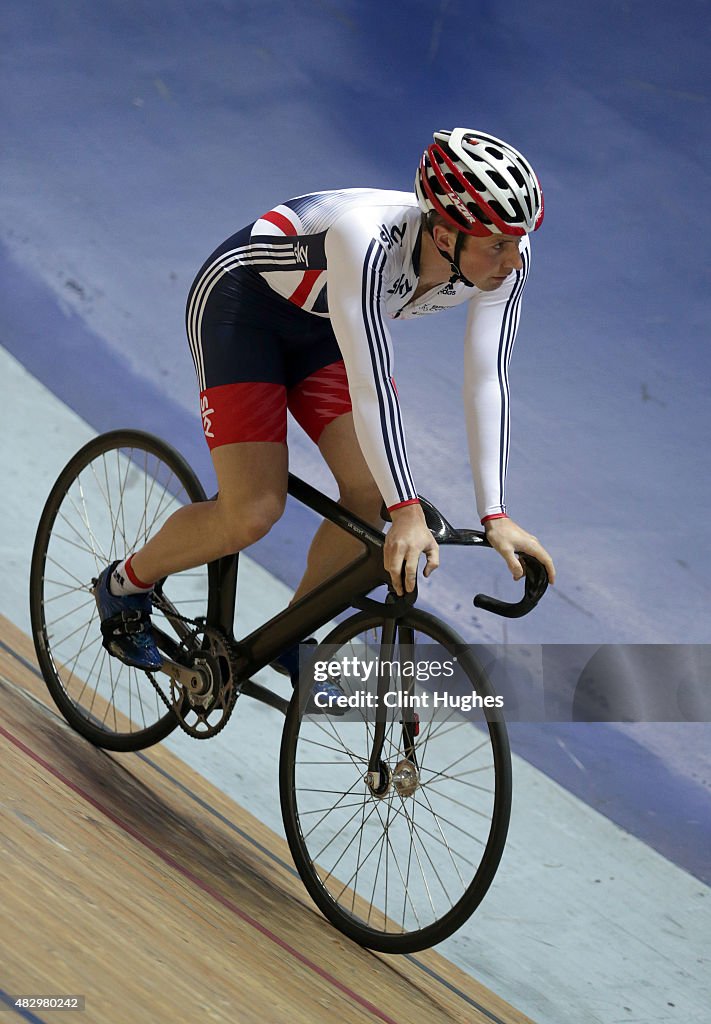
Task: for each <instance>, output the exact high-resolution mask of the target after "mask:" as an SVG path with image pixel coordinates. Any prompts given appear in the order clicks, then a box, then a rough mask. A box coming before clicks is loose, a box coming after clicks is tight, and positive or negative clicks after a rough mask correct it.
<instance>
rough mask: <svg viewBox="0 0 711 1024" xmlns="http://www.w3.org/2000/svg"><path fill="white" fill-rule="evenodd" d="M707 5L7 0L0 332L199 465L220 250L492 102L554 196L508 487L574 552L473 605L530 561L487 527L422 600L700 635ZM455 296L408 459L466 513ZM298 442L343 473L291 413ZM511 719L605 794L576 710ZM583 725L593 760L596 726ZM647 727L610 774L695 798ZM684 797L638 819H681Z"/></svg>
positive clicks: (611, 630) (267, 547) (554, 768)
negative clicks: (199, 303) (211, 267)
mask: <svg viewBox="0 0 711 1024" xmlns="http://www.w3.org/2000/svg"><path fill="white" fill-rule="evenodd" d="M709 14H710V11H709V4H708V3H707V2H701V0H689V2H686V3H685V4H684V5H681V6H680V5H677V4H674V3H671V2H667V3H663V2H658V3H653V2H652V3H642V2H639V0H629V2H626V3H619V2H615V3H613V2H611V0H602V2H600V3H597V4H595V5H590V4H588V3H587V2H582V0H574V2H572V3H568V4H559V3H557V2H553V0H546V2H542V3H533V4H531V3H523V2H519V0H513V2H511V3H508V4H505V5H501V4H494V3H490V2H465V0H439V2H435V3H425V2H419V0H415V2H407V3H393V4H381V3H374V2H371V0H362V2H354V0H344V2H336V0H304V2H301V3H298V4H292V3H274V2H272V3H269V2H264V0H259V2H251V0H247V2H236V0H200V2H198V0H184V2H182V3H179V4H173V3H166V2H161V0H158V2H155V0H154V2H151V3H149V2H141V0H121V2H118V0H104V2H102V3H101V4H96V3H93V2H88V0H86V2H83V0H66V2H65V3H63V4H62V5H56V4H54V3H50V2H48V0H36V2H34V3H32V4H29V5H28V4H21V3H19V2H18V0H7V2H6V3H5V4H3V8H2V13H1V14H0V19H1V31H2V38H3V46H2V82H1V89H0V103H1V104H2V155H1V173H2V188H1V192H0V221H1V224H0V230H1V231H2V239H1V241H2V250H1V253H0V270H1V271H2V280H3V282H4V286H3V291H4V295H3V303H2V309H1V310H0V331H1V334H0V341H1V342H2V344H4V345H5V346H6V347H7V348H8V349H10V350H11V351H12V352H13V353H14V354H15V355H16V356H18V358H20V359H21V360H22V361H23V362H24V363H25V364H26V365H27V366H28V368H29V369H31V370H32V372H33V373H35V374H36V375H37V376H38V377H40V379H42V380H43V381H44V382H45V383H47V384H48V385H49V386H50V387H51V388H52V389H53V390H55V391H56V393H58V394H59V395H61V396H62V397H63V398H64V399H65V401H67V402H68V403H69V404H70V405H72V406H73V407H74V408H75V409H76V410H77V411H78V412H80V413H81V414H82V415H83V416H85V417H86V418H87V419H88V420H89V421H90V422H91V423H92V424H93V425H94V426H95V427H96V428H97V429H102V428H107V427H113V426H118V425H121V424H125V423H133V424H135V425H141V426H145V427H148V428H150V429H154V430H157V431H158V432H160V433H162V434H164V435H167V436H169V437H171V438H172V439H173V440H174V442H175V443H176V444H177V445H178V446H179V447H181V448H182V449H183V450H184V451H185V452H186V453H188V454H189V456H190V457H191V459H193V461H194V462H195V463H196V464H197V465H198V466H199V467H200V469H201V472H202V474H203V475H204V476H205V477H208V476H209V473H210V469H209V460H208V458H207V455H206V452H205V451H204V450H203V442H202V439H201V434H200V428H199V424H198V420H197V416H196V408H197V407H196V401H195V385H194V377H193V370H192V364H191V361H190V358H189V354H188V350H187V345H186V344H185V342H184V332H183V307H184V298H185V294H186V292H187V288H188V286H189V283H190V281H191V279H192V276H193V274H194V272H195V271H196V269H197V267H198V266H199V265H200V264H201V263H202V261H203V260H204V258H205V257H206V255H207V254H208V253H209V252H210V251H211V250H212V248H214V246H215V245H216V244H217V243H218V242H220V241H221V240H222V239H223V238H224V237H225V236H226V235H227V234H229V233H231V232H233V231H234V230H235V229H236V228H238V227H239V226H241V225H242V224H244V223H246V222H248V221H250V220H252V219H253V218H254V217H255V216H256V215H258V214H259V213H260V212H262V211H263V210H264V209H266V208H268V207H269V206H271V205H273V204H274V203H275V202H278V201H279V200H280V199H283V198H286V197H288V196H290V195H295V194H297V193H299V192H303V191H309V190H313V189H318V188H330V187H337V186H349V185H375V186H381V187H394V188H409V187H410V185H411V182H412V180H413V177H414V170H415V167H416V164H417V160H418V158H419V155H420V152H421V150H422V149H423V147H424V146H425V145H426V144H427V142H428V139H429V136H430V134H431V132H432V131H433V130H435V129H437V128H440V127H452V126H454V125H457V124H463V125H471V126H475V127H482V128H484V129H485V130H488V131H491V132H493V133H494V134H500V135H501V136H503V137H504V138H509V139H510V140H511V141H512V142H513V143H514V144H515V145H516V146H518V147H519V148H520V149H522V150H523V151H524V152H525V153H526V154H527V155H528V156H529V157H530V159H531V161H532V162H533V164H534V166H535V167H536V169H537V171H538V173H539V176H540V178H541V180H542V183H543V187H544V192H545V196H546V210H547V213H546V219H545V223H544V225H543V228H542V229H541V231H540V232H539V233H538V235H537V236H536V238H535V240H534V263H533V272H532V276H531V280H530V284H529V286H528V289H527V291H528V294H527V296H526V298H525V300H524V310H523V317H522V324H521V329H520V334H519V341H518V343H517V347H516V351H515V353H514V358H513V363H512V387H513V438H514V444H513V451H512V459H511V468H510V486H509V503H510V506H511V509H512V512H513V514H514V515H515V516H516V517H517V518H518V519H519V520H520V521H521V522H522V523H523V524H524V525H526V526H529V527H530V528H531V529H532V530H534V532H536V533H537V534H539V536H541V538H542V539H543V540H544V541H545V542H546V543H547V544H548V546H549V547H550V548H551V550H552V551H553V553H554V555H555V557H556V561H557V563H558V566H559V570H560V581H559V585H558V586H557V587H556V588H555V591H554V592H553V593H552V594H551V596H550V598H547V599H546V601H545V602H544V604H543V605H542V606H541V608H540V609H539V610H538V611H537V612H536V614H535V615H534V616H532V617H531V618H530V619H527V620H522V621H521V622H518V623H513V624H509V625H508V626H506V627H504V626H503V625H502V623H501V622H499V621H493V620H491V619H490V618H489V620H487V618H486V616H485V615H481V614H475V613H474V609H473V608H472V606H471V595H472V593H473V592H474V591H475V590H476V589H485V590H488V592H498V593H499V594H501V595H502V596H503V595H509V596H511V595H513V594H514V593H515V591H514V589H513V587H512V584H510V582H509V581H507V579H506V575H505V573H504V572H503V571H502V567H501V566H500V565H499V563H498V560H497V559H496V557H495V556H486V555H483V556H481V563H482V564H478V562H479V559H477V560H476V562H475V560H474V556H472V557H469V558H466V559H464V558H458V559H452V558H451V557H448V558H447V559H446V560H445V568H444V569H443V571H441V572H440V573H438V574H437V575H436V576H435V578H434V579H433V581H432V583H431V584H430V585H429V586H427V587H425V588H424V590H423V596H424V600H425V601H426V602H427V603H429V604H430V605H433V606H437V607H438V608H439V609H440V610H441V611H442V612H443V613H444V614H445V615H446V616H448V617H449V618H450V619H451V620H453V621H454V622H455V623H456V624H457V626H458V628H459V629H460V630H461V631H462V632H463V633H464V635H465V636H466V637H467V639H472V640H480V639H481V640H490V641H500V640H502V639H507V640H509V641H522V642H570V641H579V642H588V643H597V642H609V641H629V642H645V641H646V642H648V641H663V642H669V643H675V642H676V643H680V642H688V641H695V642H698V643H702V642H708V641H709V639H710V637H711V628H710V620H709V615H708V606H709V584H708V572H707V565H708V562H709V555H710V554H711V552H710V551H709V547H710V545H709V538H708V531H707V529H706V528H705V527H704V526H703V525H702V523H703V521H704V515H703V510H704V509H708V507H709V479H710V478H711V474H709V472H708V468H709V467H708V455H707V438H708V435H709V413H708V397H707V396H708V383H707V382H708V377H709V368H710V361H711V359H710V356H709V346H708V323H709V303H708V294H709V287H710V286H711V280H710V274H709V261H708V258H707V255H706V239H707V236H708V234H709V230H710V229H711V223H710V221H711V213H710V212H709V204H708V199H707V197H708V195H709V193H710V191H711V189H710V184H711V183H710V181H709V177H710V174H711V172H710V170H709V168H710V167H711V162H710V161H709V130H708V125H709V121H710V117H709V89H708V72H707V70H706V69H707V65H708V58H709V54H710V52H711V39H710V38H709V25H710V24H711V17H709ZM462 326H463V323H462V316H461V315H459V313H452V314H448V315H446V316H441V317H431V318H426V319H425V320H423V321H421V322H418V323H415V324H403V325H401V324H397V325H395V328H396V329H395V330H394V334H395V343H396V351H397V357H396V358H397V362H396V367H397V376H398V383H399V388H400V393H401V395H402V399H403V404H404V406H405V416H406V428H407V432H408V440H409V447H410V452H411V457H412V462H413V468H414V471H415V474H416V479H417V480H418V482H419V486H420V489H421V490H422V491H423V492H424V493H427V494H428V495H429V496H430V497H432V498H433V500H434V501H435V502H436V503H438V504H441V505H442V506H443V507H444V510H445V511H446V512H447V514H448V515H449V516H450V518H452V519H453V520H454V521H456V522H458V523H460V524H462V525H463V524H465V523H472V520H473V502H472V491H471V483H470V479H469V475H468V467H467V461H466V455H465V450H464V430H463V424H462V418H461V412H460V401H459V389H460V380H461V342H460V338H461V331H462ZM290 449H291V458H292V465H293V467H294V468H295V469H296V471H297V472H300V473H302V474H303V475H306V476H308V477H309V478H310V479H312V480H314V481H316V482H322V483H326V482H327V481H326V477H325V475H324V472H323V469H322V468H321V466H320V463H319V460H318V457H317V455H316V454H315V453H314V451H313V449H312V448H311V446H310V443H309V442H308V441H307V440H306V439H305V438H303V437H301V436H300V435H299V434H298V432H297V431H295V432H294V435H293V437H292V439H291V443H290ZM310 528H311V523H310V520H309V518H308V516H305V515H303V514H296V513H294V514H293V515H292V516H291V517H290V518H289V519H288V520H287V521H286V522H285V523H284V524H282V525H281V526H280V527H279V528H278V529H277V530H275V531H274V534H273V535H272V536H271V537H270V538H269V539H267V540H266V541H265V542H264V543H263V544H262V545H260V547H259V548H258V549H257V551H256V556H257V557H258V558H260V559H261V560H262V561H263V562H264V564H266V565H267V566H269V567H270V568H272V569H273V570H274V571H275V572H277V573H279V574H280V575H281V576H282V577H283V578H286V579H287V580H288V581H289V582H292V583H293V582H295V580H296V579H297V577H298V573H299V571H300V569H301V567H302V565H303V554H304V546H305V542H306V537H307V534H308V530H309V529H310ZM586 735H587V734H586ZM604 737H605V739H604V744H607V743H608V742H612V743H613V747H612V748H611V749H613V750H617V751H618V754H619V756H620V757H622V756H624V757H627V756H628V755H629V756H630V757H631V759H632V761H635V753H634V751H632V752H630V750H629V749H627V747H625V748H624V750H623V751H622V753H619V750H618V748H617V747H615V746H614V744H615V743H622V744H623V745H624V744H627V743H628V742H630V741H628V740H627V739H622V738H621V737H620V736H619V735H617V734H616V733H615V731H614V729H610V728H606V729H605V730H604ZM610 737H612V739H610ZM559 739H560V737H559ZM520 742H521V744H522V746H523V747H525V749H526V753H527V756H529V757H530V758H531V759H532V760H534V761H537V763H540V764H542V765H543V766H544V767H546V768H547V770H549V771H551V772H552V773H553V774H555V775H556V777H559V778H561V780H562V781H563V782H565V784H566V785H569V786H570V787H571V788H573V789H576V791H578V792H580V793H581V794H582V795H584V796H585V797H586V798H587V799H590V800H591V801H592V802H596V797H595V796H594V795H593V796H591V795H590V793H589V792H586V791H585V785H584V784H583V783H582V782H581V781H580V780H579V779H577V777H576V775H575V771H573V770H572V769H571V768H570V761H569V759H568V758H567V756H566V755H558V754H555V755H554V754H553V751H560V749H562V748H561V744H560V743H559V742H558V740H556V739H555V738H554V737H552V736H551V735H549V734H547V733H546V732H545V731H539V732H538V733H533V732H529V733H527V734H526V737H525V738H522V739H521V740H520ZM565 742H566V743H568V742H574V743H580V744H582V746H581V747H580V750H579V753H580V751H583V750H585V751H587V752H588V755H589V759H590V763H591V764H594V762H595V760H596V758H595V751H596V750H597V749H598V745H599V742H601V741H600V740H598V739H592V740H588V739H583V738H582V737H581V735H578V736H577V738H573V739H572V740H571V739H570V737H568V738H567V739H566V741H565ZM561 743H562V740H561ZM621 749H622V748H620V750H621ZM655 750H656V752H655V754H654V755H650V754H649V751H648V748H647V747H646V746H645V745H644V744H642V746H641V747H640V752H641V753H640V758H641V760H640V759H639V758H637V761H638V762H639V763H640V764H642V763H643V766H642V767H640V769H639V777H640V788H638V789H636V790H634V792H631V793H630V794H629V795H628V796H624V795H623V793H622V790H621V788H620V787H618V786H615V785H613V784H611V788H609V792H608V791H606V795H605V796H604V798H600V799H599V800H597V802H598V804H599V805H600V806H603V807H604V809H605V811H606V813H609V814H610V815H611V816H612V817H616V818H617V819H618V820H621V821H623V823H626V824H628V826H629V827H632V825H631V824H630V822H631V820H632V819H633V818H634V817H635V815H636V813H637V810H636V808H637V809H638V805H639V802H640V799H642V797H641V796H640V793H642V791H643V787H644V780H645V779H649V773H650V771H651V768H650V762H649V761H648V756H649V757H652V762H651V764H653V765H656V767H657V769H658V770H659V772H661V773H662V775H663V776H664V785H660V786H658V787H656V789H657V790H658V791H659V792H662V791H664V792H667V791H668V800H667V811H668V813H669V814H672V813H677V812H678V814H681V815H682V816H684V815H686V812H684V811H680V810H679V795H678V793H677V791H676V789H675V788H674V787H675V786H676V785H677V783H678V782H679V771H678V767H675V768H674V769H673V770H672V769H670V767H669V762H668V759H666V758H665V757H664V755H663V752H662V753H661V754H660V752H659V747H657V748H655ZM616 759H618V755H611V757H610V763H611V766H612V767H611V770H612V768H614V764H615V761H616ZM630 763H631V762H630ZM682 774H683V773H682ZM670 780H671V781H670ZM684 785H686V786H688V787H689V788H688V790H687V792H688V794H690V795H689V800H690V801H691V802H692V803H693V801H694V800H703V799H707V797H706V796H705V795H704V792H703V791H702V790H701V789H700V788H698V789H697V788H694V785H695V784H694V783H692V782H691V781H689V779H688V778H687V779H686V780H684ZM674 808H677V811H674V810H673V809H674ZM652 817H653V816H652ZM686 817H687V818H688V817H690V815H686ZM693 817H697V815H693ZM675 821H676V819H675ZM665 822H666V823H665V824H664V825H663V827H660V828H657V827H656V826H655V824H654V821H651V819H650V821H648V822H647V824H646V825H644V826H642V825H640V826H639V827H640V829H641V830H642V833H643V834H647V835H648V838H650V841H653V842H655V843H657V844H658V845H660V846H662V847H663V843H664V841H665V840H664V836H665V835H668V833H669V821H668V820H667V819H665ZM682 824H683V823H682ZM689 827H690V828H691V829H692V834H693V835H694V836H696V835H697V833H696V832H693V828H695V827H696V826H689ZM699 827H700V826H699ZM644 828H648V833H644ZM692 845H693V844H692ZM672 846H673V843H672ZM667 852H669V851H667ZM672 853H673V851H672Z"/></svg>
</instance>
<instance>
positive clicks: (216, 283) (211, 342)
mask: <svg viewBox="0 0 711 1024" xmlns="http://www.w3.org/2000/svg"><path fill="white" fill-rule="evenodd" d="M250 230H251V227H249V228H245V229H244V230H243V231H240V232H238V233H237V234H236V235H233V236H232V237H231V238H229V239H227V241H226V242H224V244H223V245H221V246H220V247H219V249H216V250H215V252H214V253H213V254H212V255H211V256H210V257H209V259H208V260H207V261H206V262H205V264H204V265H203V267H202V268H201V269H200V271H199V272H198V274H197V276H196V278H195V281H194V282H193V285H192V287H191V289H190V292H189V295H188V303H187V310H186V325H187V330H188V339H189V341H190V347H191V351H192V355H193V361H194V362H195V368H196V372H197V375H198V380H199V383H200V390H201V391H203V390H205V389H206V388H212V387H217V386H222V385H226V384H236V383H246V382H260V383H261V382H263V383H272V384H282V385H284V386H285V387H286V388H287V389H288V390H290V389H291V388H293V387H294V386H295V385H296V384H298V383H300V382H301V381H302V380H304V379H305V378H306V377H309V376H310V375H311V374H313V373H314V372H315V371H317V370H320V369H322V368H323V367H325V366H329V365H330V364H332V363H335V362H337V361H339V360H340V359H341V358H342V357H341V351H340V349H339V347H338V342H337V341H336V336H335V334H334V333H333V328H332V327H331V321H330V320H329V319H327V318H325V317H319V316H315V315H314V314H313V313H306V312H304V311H303V310H301V309H299V308H298V306H295V305H294V304H293V303H291V302H289V301H288V300H287V299H284V298H282V297H281V296H280V295H278V294H277V293H276V292H275V291H273V290H272V289H271V288H270V287H269V285H267V284H266V283H265V282H264V281H263V280H262V278H261V277H260V276H259V274H258V273H257V272H256V271H255V270H252V269H251V268H250V267H245V266H242V265H239V264H237V263H236V259H235V258H231V257H230V253H233V252H234V250H235V249H238V248H239V247H240V246H241V245H244V244H246V242H248V241H249V234H250Z"/></svg>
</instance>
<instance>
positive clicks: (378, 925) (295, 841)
mask: <svg viewBox="0 0 711 1024" xmlns="http://www.w3.org/2000/svg"><path fill="white" fill-rule="evenodd" d="M353 659H356V661H354V660H353ZM378 659H379V660H378ZM317 661H318V662H322V664H321V665H320V669H321V671H324V670H326V671H331V669H330V668H328V666H333V667H334V668H333V671H335V672H338V673H340V683H341V687H342V688H343V690H344V691H345V692H346V694H347V695H352V694H354V693H356V692H357V691H358V690H359V688H360V692H361V693H362V692H363V691H362V687H361V682H359V680H358V679H356V678H354V677H353V675H352V673H353V666H354V665H355V664H356V662H358V663H360V664H363V663H370V664H371V665H373V666H374V667H375V668H374V670H372V671H375V672H376V673H377V674H378V678H379V679H380V682H379V683H378V686H379V687H380V694H381V697H382V694H383V692H385V691H387V692H389V693H391V694H393V695H394V696H391V697H389V698H388V701H387V703H388V704H391V705H392V706H394V707H395V708H397V707H402V706H404V707H405V708H409V710H404V711H402V710H400V711H397V710H396V711H394V712H391V713H389V714H388V716H387V721H385V722H383V715H382V713H380V715H378V712H377V711H373V708H372V705H371V706H370V707H368V708H361V709H357V710H356V711H352V710H349V712H348V713H347V714H346V715H345V716H344V717H343V718H337V717H332V716H314V715H306V716H304V715H302V713H301V708H303V705H304V700H303V699H302V700H301V701H299V700H297V699H296V698H295V699H294V700H292V702H291V706H290V708H289V712H288V714H287V718H286V723H285V726H284V733H283V737H282V745H281V758H280V790H281V806H282V815H283V819H284V827H285V831H286V836H287V839H288V842H289V846H290V848H291V852H292V855H293V857H294V862H295V864H296V867H297V869H298V871H299V874H300V875H301V878H302V879H303V881H304V884H305V886H306V888H307V889H308V891H309V893H310V895H311V897H312V898H313V900H314V902H315V903H316V904H317V906H318V907H319V908H320V909H321V911H322V912H323V913H324V914H325V915H326V917H327V918H328V919H329V920H330V921H331V922H332V923H333V924H334V925H335V926H336V927H337V928H338V929H339V930H340V931H342V932H343V933H344V934H345V935H347V936H348V937H349V938H351V939H353V940H355V941H356V942H358V943H360V944H361V945H362V946H366V947H368V948H370V949H375V950H379V951H380V952H384V953H412V952H415V951H416V950H421V949H426V948H429V947H431V946H433V945H435V944H437V943H438V942H441V941H442V940H443V939H445V938H447V937H448V936H449V935H451V934H452V933H453V932H454V931H456V930H457V929H458V928H459V927H461V925H462V924H463V923H464V922H465V921H466V920H467V919H468V918H469V916H470V915H471V914H472V913H473V912H474V910H475V909H476V908H477V906H478V905H479V903H480V902H481V900H482V899H483V897H484V895H485V894H486V892H487V890H488V888H489V886H490V884H491V882H492V880H493V878H494V875H495V873H496V870H497V868H498V865H499V861H500V860H501V856H502V853H503V849H504V844H505V842H506V834H507V830H508V823H509V815H510V809H511V756H510V751H509V744H508V737H507V733H506V727H505V725H504V722H503V719H502V717H501V712H500V711H499V710H498V709H497V708H496V707H495V695H494V694H493V691H492V689H491V685H490V683H489V681H488V679H487V677H486V675H485V673H484V671H483V669H482V668H481V666H480V665H479V664H478V662H477V660H476V658H475V657H474V655H473V654H472V652H471V650H470V649H468V648H467V647H466V645H465V644H464V642H463V641H462V640H461V639H460V638H459V637H458V636H457V635H456V633H454V632H453V631H452V630H450V629H449V628H448V627H447V626H445V625H444V624H443V623H441V622H440V621H439V620H437V619H435V618H434V617H433V616H431V615H428V614H427V613H425V612H421V611H419V610H415V609H413V610H411V611H410V612H408V613H407V614H406V616H405V617H404V618H402V619H398V620H396V622H395V624H394V625H393V620H384V619H383V618H380V619H379V618H378V617H377V615H375V614H371V613H363V614H358V615H355V616H353V617H352V618H350V619H348V620H346V621H345V622H344V623H342V624H341V625H339V626H337V627H336V628H335V629H334V630H333V632H332V633H331V634H330V635H329V636H328V637H327V638H326V639H325V640H324V642H323V644H322V645H320V646H319V647H318V648H317V649H316V652H315V654H314V655H313V659H312V662H311V663H312V665H316V663H317ZM444 662H446V663H447V665H452V666H454V667H453V669H452V672H453V675H451V676H441V675H440V677H439V678H437V677H436V675H433V672H434V670H435V666H436V665H438V664H439V665H442V664H443V663H444ZM336 666H337V667H336ZM423 666H425V668H423ZM426 666H429V667H430V668H429V669H428V668H427V667H426ZM347 668H348V669H349V670H350V671H349V673H348V674H346V671H345V670H346V669H347ZM365 671H367V670H364V671H363V673H362V675H361V681H362V678H363V676H364V675H365ZM444 671H445V673H446V672H447V669H445V670H444ZM384 674H385V675H384ZM372 678H373V676H372V675H371V679H372ZM445 684H446V686H445ZM371 690H372V687H371ZM445 691H446V693H447V694H450V695H452V694H459V696H461V695H462V694H466V693H468V694H469V695H472V696H470V703H471V704H472V705H474V706H475V709H474V710H473V711H472V712H471V713H467V714H465V713H463V712H462V711H461V708H462V707H466V702H464V701H459V700H457V699H451V700H450V697H449V696H448V697H447V701H448V706H447V707H445V708H442V707H441V706H438V707H435V706H434V704H433V702H434V694H435V693H438V694H439V695H440V698H441V695H442V693H443V692H445ZM398 695H399V696H398ZM413 696H414V697H416V698H419V699H418V700H413V699H412V698H413ZM485 698H488V700H487V701H486V704H484V699H485ZM381 703H383V702H381ZM438 704H439V705H441V704H442V701H441V699H440V700H439V701H438ZM450 704H451V706H450ZM477 704H479V705H483V706H482V707H480V708H477V707H476V705H477ZM300 706H301V707H300ZM414 706H418V707H419V711H418V712H417V715H418V716H419V721H418V720H417V718H416V715H415V713H414V712H413V711H412V707H414ZM378 717H379V718H380V724H379V725H378V722H377V721H376V718H378ZM374 744H375V746H376V749H377V751H378V755H377V757H378V769H379V775H378V779H377V785H375V786H374V785H373V779H372V774H370V775H369V762H372V760H373V748H374Z"/></svg>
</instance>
